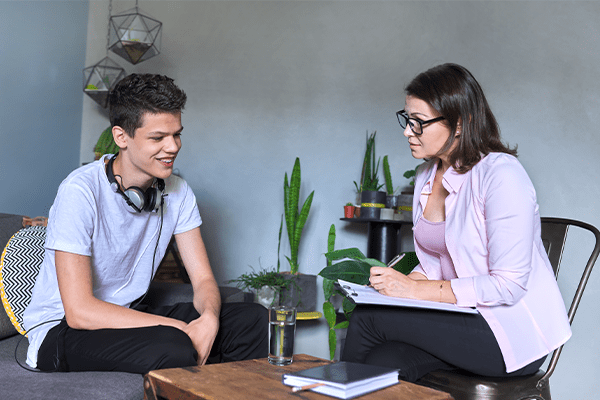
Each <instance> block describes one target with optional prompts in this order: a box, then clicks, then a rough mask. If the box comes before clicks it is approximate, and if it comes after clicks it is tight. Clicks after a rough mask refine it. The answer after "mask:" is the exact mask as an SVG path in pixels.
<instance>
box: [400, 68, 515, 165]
mask: <svg viewBox="0 0 600 400" xmlns="http://www.w3.org/2000/svg"><path fill="white" fill-rule="evenodd" d="M405 91H406V94H407V95H409V96H412V97H416V98H418V99H421V100H423V101H425V102H426V103H428V104H429V106H431V107H432V108H433V109H434V110H436V111H437V112H438V113H439V114H440V115H441V116H443V117H444V118H445V120H444V121H443V122H444V123H446V124H447V125H448V126H449V127H450V133H451V134H450V137H449V138H448V141H447V142H446V144H445V146H444V147H443V148H442V150H440V153H439V154H441V153H443V152H445V151H447V150H448V149H449V148H450V147H451V146H452V144H453V143H454V141H455V140H458V144H457V146H456V148H455V149H454V150H453V151H452V152H451V153H450V154H449V156H448V158H449V162H450V165H452V166H453V167H454V168H455V169H456V171H457V172H459V173H465V172H467V171H469V170H470V169H471V168H473V166H474V165H475V164H477V163H478V162H479V161H480V160H481V159H482V158H483V157H484V156H486V155H487V154H489V153H490V152H500V153H508V154H511V155H513V156H516V155H517V149H516V147H515V148H514V149H511V148H509V147H508V146H506V145H505V144H504V143H502V140H501V139H500V128H499V127H498V122H496V118H495V117H494V114H492V110H490V106H489V105H488V102H487V100H486V98H485V95H484V94H483V90H482V89H481V86H479V83H478V82H477V80H475V78H474V77H473V75H472V74H471V73H470V72H469V71H468V70H467V69H466V68H464V67H461V66H460V65H456V64H443V65H438V66H437V67H433V68H431V69H429V70H427V71H425V72H423V73H421V74H419V75H417V77H415V78H414V79H413V80H412V81H411V82H410V83H409V84H408V86H407V87H406V89H405ZM459 122H460V124H461V129H460V135H459V136H458V137H455V135H456V129H457V126H458V123H459Z"/></svg>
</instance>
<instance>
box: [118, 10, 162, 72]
mask: <svg viewBox="0 0 600 400" xmlns="http://www.w3.org/2000/svg"><path fill="white" fill-rule="evenodd" d="M136 3H137V2H136ZM109 31H110V39H109V45H108V48H109V49H110V50H111V51H112V52H113V53H115V54H117V55H118V56H120V57H123V58H124V59H125V60H127V61H129V62H130V63H132V64H134V65H135V64H137V63H139V62H142V61H146V60H147V59H149V58H151V57H154V56H155V55H158V54H159V53H160V45H161V33H162V22H160V21H158V20H156V19H154V18H151V17H148V16H147V15H144V14H142V13H141V12H140V10H139V9H138V7H137V4H136V6H135V8H132V9H131V10H128V11H125V12H124V13H122V14H118V15H115V16H112V17H110V20H109Z"/></svg>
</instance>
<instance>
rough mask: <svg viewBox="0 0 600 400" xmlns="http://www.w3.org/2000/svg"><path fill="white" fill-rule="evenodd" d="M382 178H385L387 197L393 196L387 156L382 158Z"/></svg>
mask: <svg viewBox="0 0 600 400" xmlns="http://www.w3.org/2000/svg"><path fill="white" fill-rule="evenodd" d="M383 176H384V177H385V189H386V192H387V194H388V195H390V196H393V195H394V185H393V184H392V173H391V172H390V163H389V161H388V156H384V157H383Z"/></svg>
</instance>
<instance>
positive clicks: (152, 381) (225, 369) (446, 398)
mask: <svg viewBox="0 0 600 400" xmlns="http://www.w3.org/2000/svg"><path fill="white" fill-rule="evenodd" d="M329 362H330V361H327V360H323V359H321V358H316V357H312V356H309V355H306V354H296V355H294V362H293V363H292V364H291V365H286V366H283V367H278V366H275V365H271V364H269V362H268V361H267V359H266V358H262V359H259V360H247V361H238V362H231V363H222V364H211V365H203V366H201V367H187V368H170V369H161V370H156V371H150V372H149V373H148V374H146V376H144V399H146V400H157V399H160V398H165V399H169V400H175V399H177V400H179V399H187V400H197V399H206V400H235V399H244V400H247V399H273V400H280V399H296V400H297V399H316V400H324V399H334V398H333V397H329V396H325V395H322V394H319V393H314V392H310V391H305V392H298V393H292V388H291V387H290V386H286V385H284V384H283V383H281V376H282V375H283V374H284V373H287V372H293V371H300V370H303V369H307V368H311V367H316V366H319V365H323V364H327V363H329ZM364 398H368V399H373V400H384V399H386V400H388V399H389V400H391V399H394V400H419V399H431V400H451V399H452V397H451V396H450V395H449V394H447V393H444V392H440V391H437V390H434V389H430V388H427V387H424V386H419V385H415V384H413V383H408V382H404V381H400V383H399V384H397V385H394V386H391V387H388V388H385V389H382V390H379V391H376V392H372V393H369V394H366V395H364Z"/></svg>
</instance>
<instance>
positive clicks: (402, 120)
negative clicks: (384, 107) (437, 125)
mask: <svg viewBox="0 0 600 400" xmlns="http://www.w3.org/2000/svg"><path fill="white" fill-rule="evenodd" d="M396 117H397V118H398V123H399V124H400V126H401V127H402V130H404V129H406V126H407V125H408V126H410V130H411V131H412V133H414V134H415V135H417V136H420V135H422V134H423V125H426V124H432V123H434V122H438V121H442V120H445V119H446V118H445V117H437V118H433V119H429V120H427V121H422V120H420V119H418V118H409V116H408V114H407V113H406V111H405V110H400V111H398V112H397V113H396ZM416 124H419V132H417V131H415V125H416Z"/></svg>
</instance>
